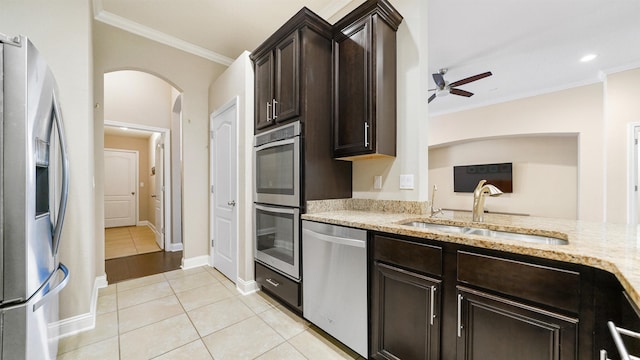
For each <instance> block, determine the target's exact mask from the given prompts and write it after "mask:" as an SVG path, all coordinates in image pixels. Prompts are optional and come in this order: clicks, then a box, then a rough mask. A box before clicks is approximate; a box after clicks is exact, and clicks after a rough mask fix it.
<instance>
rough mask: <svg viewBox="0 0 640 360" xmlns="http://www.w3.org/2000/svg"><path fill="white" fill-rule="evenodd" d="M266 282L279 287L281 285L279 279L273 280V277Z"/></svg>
mask: <svg viewBox="0 0 640 360" xmlns="http://www.w3.org/2000/svg"><path fill="white" fill-rule="evenodd" d="M266 282H268V283H269V284H271V285H273V286H275V287H278V286H280V284H279V283H278V282H277V281H274V280H271V279H267V280H266Z"/></svg>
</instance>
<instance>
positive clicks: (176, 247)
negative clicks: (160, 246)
mask: <svg viewBox="0 0 640 360" xmlns="http://www.w3.org/2000/svg"><path fill="white" fill-rule="evenodd" d="M166 251H171V252H175V251H182V243H175V244H174V243H171V244H169V248H167V249H166Z"/></svg>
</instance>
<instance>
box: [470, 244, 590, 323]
mask: <svg viewBox="0 0 640 360" xmlns="http://www.w3.org/2000/svg"><path fill="white" fill-rule="evenodd" d="M458 281H459V282H463V283H467V284H470V285H474V286H479V287H482V288H485V289H489V290H494V291H497V292H500V293H503V294H506V295H512V296H516V297H519V298H522V299H527V300H530V301H533V302H536V303H540V304H546V305H550V306H553V307H555V308H558V309H563V310H568V311H571V312H574V313H577V312H578V311H579V308H580V274H579V273H577V272H574V271H568V270H563V269H556V268H551V267H546V266H541V265H536V264H530V263H525V262H520V261H514V260H507V259H500V258H496V257H492V256H486V255H480V254H474V253H469V252H464V251H458Z"/></svg>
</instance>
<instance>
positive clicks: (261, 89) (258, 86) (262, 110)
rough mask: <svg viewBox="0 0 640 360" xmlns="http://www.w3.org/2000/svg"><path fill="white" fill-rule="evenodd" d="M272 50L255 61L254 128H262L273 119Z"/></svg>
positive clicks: (272, 122) (270, 123)
mask: <svg viewBox="0 0 640 360" xmlns="http://www.w3.org/2000/svg"><path fill="white" fill-rule="evenodd" d="M273 63H274V61H273V52H269V53H267V54H265V55H264V56H262V57H261V58H259V59H257V60H256V62H255V72H256V73H255V104H254V105H255V113H256V115H255V129H256V130H259V129H263V128H265V127H267V126H269V125H272V124H274V121H273V109H272V106H273V103H272V101H273Z"/></svg>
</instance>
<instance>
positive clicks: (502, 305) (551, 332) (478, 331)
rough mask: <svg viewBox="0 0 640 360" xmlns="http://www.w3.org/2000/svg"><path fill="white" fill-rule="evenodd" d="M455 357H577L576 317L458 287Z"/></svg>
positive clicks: (533, 359) (497, 359)
mask: <svg viewBox="0 0 640 360" xmlns="http://www.w3.org/2000/svg"><path fill="white" fill-rule="evenodd" d="M457 289H458V291H457V295H458V299H457V300H458V319H457V320H458V324H457V334H456V335H457V337H458V339H457V354H458V357H457V358H458V360H462V359H464V360H470V359H477V360H482V359H491V360H502V359H505V360H506V359H518V360H529V359H530V360H546V359H549V360H569V359H578V319H575V318H572V317H567V316H563V315H561V314H557V313H553V312H550V311H547V310H544V309H540V308H537V307H533V306H530V305H527V304H523V303H520V302H516V301H513V300H509V299H506V298H502V297H499V296H495V295H491V294H487V293H484V292H480V291H476V290H472V289H468V288H465V287H461V286H458V288H457Z"/></svg>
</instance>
